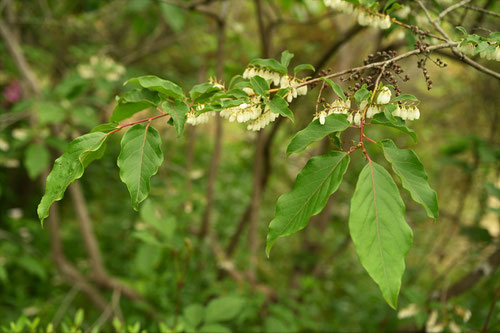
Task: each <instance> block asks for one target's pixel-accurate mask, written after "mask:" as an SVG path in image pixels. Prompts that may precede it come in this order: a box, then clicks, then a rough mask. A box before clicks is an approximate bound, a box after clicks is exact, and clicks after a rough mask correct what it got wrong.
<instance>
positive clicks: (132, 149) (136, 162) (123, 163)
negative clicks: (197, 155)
mask: <svg viewBox="0 0 500 333" xmlns="http://www.w3.org/2000/svg"><path fill="white" fill-rule="evenodd" d="M121 146H122V150H121V153H120V156H118V167H119V168H120V179H121V180H122V181H123V182H124V183H125V184H126V185H127V187H128V190H129V192H130V197H131V199H132V207H133V208H134V209H135V210H137V209H138V207H139V204H140V203H141V202H142V201H144V199H146V198H147V196H148V195H149V191H150V179H151V177H152V176H153V175H155V174H156V173H157V172H158V167H159V166H160V165H161V163H162V162H163V152H162V151H161V138H160V134H159V133H158V131H157V130H155V129H154V128H153V127H151V126H149V125H144V124H137V125H134V126H133V127H132V128H130V129H129V130H128V131H127V133H125V135H124V136H123V138H122V142H121Z"/></svg>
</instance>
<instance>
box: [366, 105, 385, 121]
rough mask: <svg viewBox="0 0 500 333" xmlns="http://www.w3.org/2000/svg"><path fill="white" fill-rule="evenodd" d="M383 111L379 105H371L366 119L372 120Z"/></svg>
mask: <svg viewBox="0 0 500 333" xmlns="http://www.w3.org/2000/svg"><path fill="white" fill-rule="evenodd" d="M381 111H382V110H381V109H380V108H379V107H378V106H377V105H374V104H372V105H370V106H369V107H368V110H367V111H366V118H372V117H373V116H374V115H376V114H377V113H380V112H381Z"/></svg>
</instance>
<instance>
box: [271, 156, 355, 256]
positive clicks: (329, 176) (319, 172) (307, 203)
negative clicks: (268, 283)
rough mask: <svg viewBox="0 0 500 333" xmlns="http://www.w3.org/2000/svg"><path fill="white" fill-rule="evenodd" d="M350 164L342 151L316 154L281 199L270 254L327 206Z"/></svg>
mask: <svg viewBox="0 0 500 333" xmlns="http://www.w3.org/2000/svg"><path fill="white" fill-rule="evenodd" d="M348 164H349V155H348V154H347V153H345V152H339V151H332V152H329V153H327V154H324V155H320V156H315V157H313V158H311V159H310V160H309V162H307V164H306V166H305V167H304V169H302V171H301V172H300V173H299V175H298V176H297V179H296V180H295V185H294V186H293V190H292V191H291V192H290V193H286V194H283V195H282V196H281V197H280V198H279V199H278V203H277V205H276V216H275V217H274V219H273V220H272V221H271V223H270V224H269V231H268V233H267V245H266V253H267V255H268V256H269V252H270V251H271V248H272V246H273V244H274V243H275V242H276V240H277V239H278V238H279V237H284V236H289V235H291V234H293V233H296V232H297V231H299V230H302V229H304V228H305V227H306V225H307V223H308V222H309V219H310V218H311V216H313V215H316V214H319V213H320V212H321V211H322V210H323V208H325V205H326V202H327V201H328V198H329V197H330V196H331V195H332V194H333V193H334V192H335V191H336V190H337V189H338V188H339V186H340V183H341V182H342V177H343V176H344V174H345V172H346V170H347V166H348Z"/></svg>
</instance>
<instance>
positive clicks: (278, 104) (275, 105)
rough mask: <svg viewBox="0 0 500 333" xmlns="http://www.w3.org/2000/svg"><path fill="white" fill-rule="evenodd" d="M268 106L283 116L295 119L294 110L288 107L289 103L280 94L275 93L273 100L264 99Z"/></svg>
mask: <svg viewBox="0 0 500 333" xmlns="http://www.w3.org/2000/svg"><path fill="white" fill-rule="evenodd" d="M264 103H266V105H267V106H269V108H270V109H271V112H273V113H278V114H280V115H282V116H283V117H287V118H289V119H290V120H291V121H292V122H293V121H294V117H293V113H292V110H290V109H289V108H288V103H287V101H285V100H284V99H283V97H281V96H279V95H278V94H276V95H274V97H273V99H272V101H270V100H264Z"/></svg>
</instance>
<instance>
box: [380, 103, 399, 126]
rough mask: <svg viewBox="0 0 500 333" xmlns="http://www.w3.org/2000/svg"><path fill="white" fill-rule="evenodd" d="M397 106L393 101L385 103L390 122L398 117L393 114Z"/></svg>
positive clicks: (385, 110) (385, 113) (385, 112)
mask: <svg viewBox="0 0 500 333" xmlns="http://www.w3.org/2000/svg"><path fill="white" fill-rule="evenodd" d="M396 109H397V106H396V105H394V104H391V103H387V104H386V105H384V116H385V118H386V119H387V120H389V121H390V122H395V121H396V118H395V117H394V116H393V115H392V113H393V112H394V111H396ZM401 120H402V119H401Z"/></svg>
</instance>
